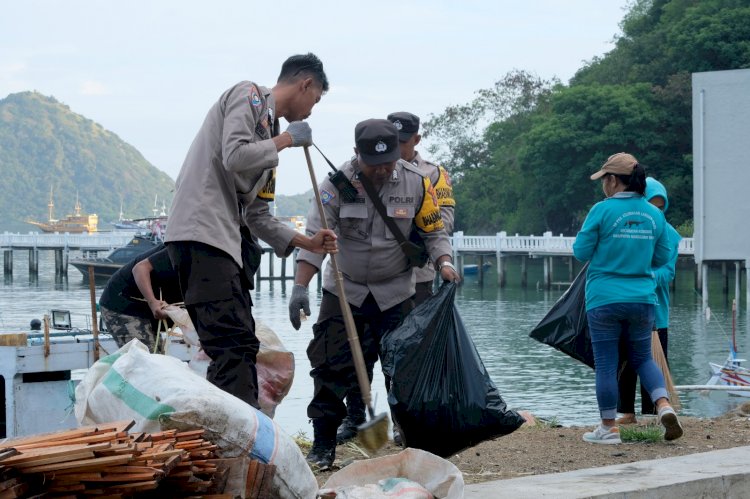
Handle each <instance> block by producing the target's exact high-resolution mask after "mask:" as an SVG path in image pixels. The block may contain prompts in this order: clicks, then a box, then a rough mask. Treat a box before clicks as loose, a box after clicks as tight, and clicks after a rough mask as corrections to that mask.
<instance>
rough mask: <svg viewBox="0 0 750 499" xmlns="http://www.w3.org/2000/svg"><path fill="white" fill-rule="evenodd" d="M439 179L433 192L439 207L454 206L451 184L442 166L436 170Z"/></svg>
mask: <svg viewBox="0 0 750 499" xmlns="http://www.w3.org/2000/svg"><path fill="white" fill-rule="evenodd" d="M438 171H439V172H440V177H438V182H437V184H435V192H436V193H437V197H438V205H439V206H456V200H455V198H454V197H453V183H452V182H451V178H450V176H449V175H448V172H447V171H446V170H445V168H443V167H442V166H441V167H439V168H438Z"/></svg>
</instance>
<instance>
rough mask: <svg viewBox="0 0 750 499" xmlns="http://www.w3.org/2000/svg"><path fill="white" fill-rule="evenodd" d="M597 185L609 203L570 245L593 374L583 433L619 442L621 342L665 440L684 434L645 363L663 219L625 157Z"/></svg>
mask: <svg viewBox="0 0 750 499" xmlns="http://www.w3.org/2000/svg"><path fill="white" fill-rule="evenodd" d="M591 179H592V180H597V179H601V182H602V190H603V191H604V194H605V195H606V196H607V199H605V200H604V201H600V202H599V203H596V204H595V205H594V206H593V207H592V208H591V211H589V213H588V215H587V216H586V220H585V221H584V222H583V227H582V228H581V231H580V232H579V233H578V235H577V236H576V240H575V243H574V244H573V254H574V255H575V257H576V258H577V259H578V260H581V261H584V262H585V261H588V262H589V268H588V271H587V274H586V317H587V319H588V324H589V332H590V334H591V344H592V347H593V352H594V365H595V372H596V399H597V403H598V405H599V413H600V417H601V424H600V425H599V426H598V427H597V428H596V429H594V431H591V432H586V433H585V434H584V435H583V439H584V440H585V441H587V442H590V443H597V444H617V443H620V442H621V440H620V432H619V428H618V427H617V426H616V422H615V418H616V416H617V400H618V386H617V366H618V363H619V344H620V340H621V339H622V340H623V341H624V342H625V343H626V344H627V354H628V362H629V363H630V365H631V366H632V367H633V369H634V370H635V371H636V372H637V373H638V376H640V378H641V383H643V385H644V386H645V388H646V390H647V391H648V394H649V396H650V397H651V400H653V401H654V403H655V404H656V407H657V409H658V411H659V413H658V414H659V421H660V422H661V423H662V424H663V425H664V427H665V433H664V439H665V440H674V439H676V438H679V437H681V436H682V433H683V431H682V426H680V423H679V420H678V419H677V414H676V413H675V411H674V409H673V408H672V406H671V405H670V404H669V396H668V393H667V390H666V388H665V384H664V377H663V376H662V374H661V371H660V370H659V368H658V367H657V366H656V363H655V362H654V360H653V358H652V357H651V328H652V326H653V324H654V305H655V304H656V303H657V297H656V285H655V277H654V273H653V271H652V269H654V268H658V267H661V266H662V265H664V264H666V263H667V262H668V261H669V258H670V257H671V250H670V246H669V239H668V236H667V231H666V220H665V219H664V214H663V213H662V212H661V211H660V210H659V209H658V208H656V207H655V206H653V205H651V204H650V203H649V202H648V201H646V199H645V198H644V192H645V189H646V173H645V171H644V169H643V166H641V165H640V164H639V163H638V160H636V159H635V157H633V156H632V155H630V154H627V153H617V154H613V155H612V156H610V157H609V158H608V159H607V161H606V162H605V163H604V165H602V167H601V169H600V170H599V171H598V172H597V173H595V174H593V175H592V176H591Z"/></svg>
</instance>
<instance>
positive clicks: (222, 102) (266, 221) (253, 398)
mask: <svg viewBox="0 0 750 499" xmlns="http://www.w3.org/2000/svg"><path fill="white" fill-rule="evenodd" d="M327 90H328V79H327V77H326V75H325V72H324V71H323V64H322V63H321V62H320V60H319V59H318V58H317V57H316V56H315V55H314V54H306V55H297V56H292V57H290V58H289V59H287V60H286V61H285V62H284V64H283V65H282V68H281V73H280V75H279V78H278V81H277V83H276V85H275V86H274V87H273V88H272V89H268V88H266V87H262V86H259V85H257V84H255V83H253V82H250V81H243V82H240V83H238V84H237V85H235V86H233V87H232V88H230V89H229V90H227V91H226V92H224V93H223V94H222V96H221V97H220V98H219V100H218V102H216V104H214V105H213V107H212V108H211V109H210V110H209V112H208V115H207V116H206V119H205V120H204V122H203V125H202V126H201V128H200V130H199V131H198V134H197V135H196V137H195V139H194V140H193V143H192V145H191V146H190V149H189V151H188V153H187V157H186V158H185V162H184V163H183V165H182V169H181V170H180V174H179V176H178V177H177V183H176V190H175V196H174V200H173V201H172V208H171V211H170V214H169V224H168V226H167V234H166V238H165V242H166V246H167V251H168V253H169V258H170V260H171V262H172V265H173V266H174V267H175V270H176V271H177V274H178V278H179V282H180V288H181V291H182V296H183V299H184V301H185V306H186V308H187V310H188V313H189V314H190V318H191V319H192V321H193V324H194V325H195V329H196V332H197V333H198V337H199V338H200V341H201V346H202V347H203V349H204V350H205V352H206V354H207V355H208V356H209V357H210V358H211V364H210V365H209V368H208V374H207V379H208V380H209V381H211V382H212V383H214V384H215V385H216V386H218V387H219V388H222V389H223V390H225V391H227V392H229V393H231V394H232V395H234V396H236V397H238V398H240V399H242V400H244V401H245V402H247V403H248V404H250V405H252V406H254V407H256V408H257V407H259V406H258V382H257V371H256V368H255V358H256V354H257V352H258V348H259V343H258V340H257V338H256V337H255V322H254V321H253V317H252V314H251V311H250V307H251V305H252V304H251V303H250V295H249V294H248V293H247V292H245V291H244V290H243V282H242V279H243V276H242V275H241V270H242V269H243V266H244V264H243V259H242V249H241V248H242V245H241V242H240V240H241V237H240V226H241V224H242V223H243V222H244V224H245V225H247V227H248V228H249V230H250V233H251V235H252V236H253V237H260V238H261V239H263V240H264V241H266V242H267V243H268V244H270V245H271V246H272V247H273V248H274V250H275V251H276V254H277V255H278V256H286V255H288V254H290V253H291V251H292V250H293V247H294V246H298V247H302V248H305V249H307V250H310V251H312V252H320V253H324V252H325V251H335V249H336V242H335V237H336V236H335V234H334V233H333V232H332V231H320V232H319V233H317V234H315V236H314V237H307V236H304V235H302V234H299V233H297V231H295V230H294V229H292V228H290V227H287V226H286V225H284V224H283V223H282V222H280V221H278V220H276V219H275V218H273V217H272V216H271V215H270V212H269V208H268V202H267V201H268V200H269V199H270V198H271V196H272V195H273V186H274V182H275V167H276V166H277V165H278V163H279V155H278V153H279V151H281V150H282V149H285V148H287V147H295V146H305V145H310V144H311V143H312V132H311V131H310V127H309V125H308V124H307V123H305V122H303V121H302V120H304V119H305V118H307V117H308V116H309V115H310V113H311V112H312V108H313V106H314V105H315V104H316V103H317V102H318V101H319V100H320V98H321V96H322V95H323V93H324V92H326V91H327ZM280 117H283V118H286V120H287V121H289V122H290V123H289V126H288V128H287V129H286V131H285V132H284V133H281V134H279V122H278V119H279V118H280ZM243 219H244V220H243ZM244 277H246V276H244Z"/></svg>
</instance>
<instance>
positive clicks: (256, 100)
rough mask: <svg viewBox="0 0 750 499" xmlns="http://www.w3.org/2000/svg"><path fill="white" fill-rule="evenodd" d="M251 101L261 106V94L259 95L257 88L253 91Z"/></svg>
mask: <svg viewBox="0 0 750 499" xmlns="http://www.w3.org/2000/svg"><path fill="white" fill-rule="evenodd" d="M250 103H251V104H252V105H253V106H255V107H260V104H261V102H260V96H259V95H258V92H256V91H255V90H253V91H252V93H251V94H250Z"/></svg>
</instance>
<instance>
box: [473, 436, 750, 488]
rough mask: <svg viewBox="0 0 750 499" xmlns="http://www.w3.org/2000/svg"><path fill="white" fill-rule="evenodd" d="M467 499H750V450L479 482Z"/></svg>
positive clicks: (720, 451) (728, 450) (725, 451)
mask: <svg viewBox="0 0 750 499" xmlns="http://www.w3.org/2000/svg"><path fill="white" fill-rule="evenodd" d="M465 497H466V499H485V498H486V499H497V498H500V497H509V498H513V499H522V498H537V497H554V498H561V499H562V498H584V497H597V498H607V499H615V498H617V499H635V498H639V499H640V498H644V499H645V498H648V499H690V498H711V499H713V498H733V499H737V498H750V447H735V448H733V449H725V450H716V451H711V452H703V453H700V454H690V455H687V456H678V457H669V458H664V459H654V460H650V461H637V462H634V463H628V464H616V465H613V466H605V467H602V468H588V469H583V470H577V471H569V472H566V473H553V474H548V475H535V476H529V477H524V478H513V479H510V480H495V481H492V482H484V483H476V484H472V485H467V486H466V488H465Z"/></svg>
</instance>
